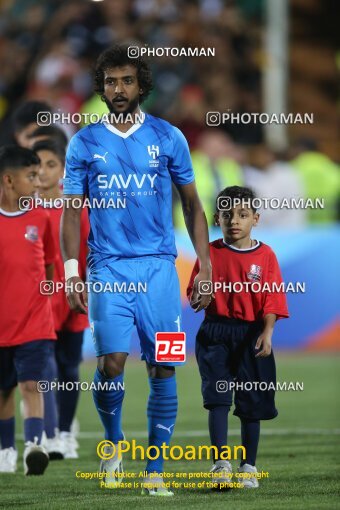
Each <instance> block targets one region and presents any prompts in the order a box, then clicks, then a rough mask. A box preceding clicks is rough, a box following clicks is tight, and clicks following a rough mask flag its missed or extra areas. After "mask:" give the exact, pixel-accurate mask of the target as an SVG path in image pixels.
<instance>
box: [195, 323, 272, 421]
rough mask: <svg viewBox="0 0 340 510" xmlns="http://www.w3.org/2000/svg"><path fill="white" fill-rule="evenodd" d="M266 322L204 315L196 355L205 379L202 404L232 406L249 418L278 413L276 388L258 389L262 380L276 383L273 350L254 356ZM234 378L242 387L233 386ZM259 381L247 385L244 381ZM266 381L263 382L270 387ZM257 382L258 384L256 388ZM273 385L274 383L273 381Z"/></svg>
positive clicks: (268, 418) (207, 405) (269, 418)
mask: <svg viewBox="0 0 340 510" xmlns="http://www.w3.org/2000/svg"><path fill="white" fill-rule="evenodd" d="M262 331H263V322H262V321H259V322H247V321H242V320H239V319H228V318H224V317H221V316H208V317H206V318H205V319H204V321H203V322H202V324H201V327H200V329H199V331H198V333H197V337H196V359H197V362H198V367H199V371H200V374H201V379H202V395H203V405H204V407H205V408H206V409H210V408H211V407H214V406H218V405H221V406H231V405H232V399H233V393H234V402H235V410H234V414H235V415H236V416H239V417H240V418H245V419H249V420H271V419H272V418H275V417H276V416H277V414H278V412H277V410H276V408H275V390H274V389H265V390H260V389H259V383H261V382H264V383H267V385H268V384H269V383H273V384H274V387H276V368H275V360H274V354H273V351H272V352H271V354H270V356H268V357H266V358H255V354H256V353H257V352H259V351H256V350H255V345H256V342H257V339H258V337H259V335H260V334H261V333H262ZM231 382H233V383H235V385H237V383H243V388H241V385H240V384H239V388H238V389H237V386H235V389H230V387H229V385H230V383H231ZM247 382H248V383H249V382H252V383H258V384H257V385H256V384H253V385H249V384H248V385H245V383H247ZM267 385H265V384H264V385H261V386H262V388H263V387H267ZM256 386H257V388H256ZM271 386H272V385H271Z"/></svg>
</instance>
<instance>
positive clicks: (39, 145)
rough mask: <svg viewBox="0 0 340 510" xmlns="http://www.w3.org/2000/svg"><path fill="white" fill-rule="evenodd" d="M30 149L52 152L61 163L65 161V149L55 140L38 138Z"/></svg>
mask: <svg viewBox="0 0 340 510" xmlns="http://www.w3.org/2000/svg"><path fill="white" fill-rule="evenodd" d="M32 150H33V151H34V152H39V151H50V152H53V154H55V155H56V156H57V158H59V159H60V161H61V162H62V163H63V164H64V163H65V149H64V147H63V146H61V145H60V144H59V143H58V142H57V141H56V140H40V141H39V142H36V143H35V144H34V145H33V147H32Z"/></svg>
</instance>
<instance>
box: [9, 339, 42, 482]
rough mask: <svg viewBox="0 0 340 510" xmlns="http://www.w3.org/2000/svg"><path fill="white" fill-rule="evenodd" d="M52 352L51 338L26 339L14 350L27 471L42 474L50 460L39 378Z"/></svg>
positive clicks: (40, 379) (40, 378)
mask: <svg viewBox="0 0 340 510" xmlns="http://www.w3.org/2000/svg"><path fill="white" fill-rule="evenodd" d="M49 355H50V341H49V340H35V341H33V342H27V343H25V344H22V345H20V346H18V347H17V348H16V350H15V358H14V363H15V368H16V371H17V377H18V382H19V390H20V393H21V396H22V399H23V402H24V437H25V451H24V470H25V474H26V475H40V474H43V472H44V471H45V469H46V467H47V465H48V461H49V457H48V453H47V452H46V450H45V448H44V447H43V446H42V445H41V444H40V443H41V437H42V433H43V429H44V400H43V396H42V393H41V392H39V385H38V381H42V380H43V376H44V373H45V367H46V364H47V362H48V358H49Z"/></svg>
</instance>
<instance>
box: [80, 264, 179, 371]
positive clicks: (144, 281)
mask: <svg viewBox="0 0 340 510" xmlns="http://www.w3.org/2000/svg"><path fill="white" fill-rule="evenodd" d="M89 281H90V285H91V286H92V287H90V292H89V317H90V324H91V331H92V338H93V341H94V345H95V349H96V355H97V356H103V355H104V354H110V353H113V352H126V353H130V342H131V335H132V331H133V328H134V326H136V328H137V332H138V336H139V340H140V348H141V359H143V360H145V361H146V362H147V363H150V364H152V365H157V364H158V363H157V362H156V361H155V334H156V333H157V332H161V331H180V327H181V299H180V288H179V281H178V276H177V271H176V266H175V264H174V263H173V262H171V261H170V260H168V259H164V258H160V257H156V256H146V257H136V258H129V259H119V260H116V261H114V262H111V263H110V264H108V265H106V266H105V267H102V268H100V269H94V270H93V269H91V271H90V274H89ZM96 282H101V284H103V285H105V283H106V282H108V283H110V284H111V285H110V287H111V288H113V289H115V287H114V285H116V292H95V291H94V290H95V289H96V288H99V287H98V286H96V285H95V283H96ZM124 284H125V286H124ZM138 285H139V286H140V287H139V291H138V292H136V291H135V289H137V290H138ZM129 287H130V288H129ZM159 364H161V365H167V366H174V365H179V364H183V363H176V362H174V363H172V362H171V363H170V362H169V363H165V362H162V363H159Z"/></svg>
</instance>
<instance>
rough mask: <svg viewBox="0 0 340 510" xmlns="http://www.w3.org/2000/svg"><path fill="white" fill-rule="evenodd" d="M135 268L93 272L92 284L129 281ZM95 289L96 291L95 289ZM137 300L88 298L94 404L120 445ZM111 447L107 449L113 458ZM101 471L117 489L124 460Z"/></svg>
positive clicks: (116, 265)
mask: <svg viewBox="0 0 340 510" xmlns="http://www.w3.org/2000/svg"><path fill="white" fill-rule="evenodd" d="M132 271H133V268H131V267H130V264H129V263H128V262H126V261H117V262H114V263H113V264H110V266H109V267H108V266H106V267H104V268H101V269H99V270H97V271H91V272H90V277H89V278H90V282H91V283H95V282H101V283H102V284H103V285H105V284H106V283H107V282H111V283H113V282H120V283H123V282H126V281H130V278H131V273H132ZM93 288H95V287H93ZM134 309H135V296H134V295H130V294H123V293H110V292H106V293H104V292H102V293H95V292H92V291H90V294H89V316H90V324H91V332H92V337H93V341H94V345H95V349H96V355H97V359H98V365H97V370H96V372H95V376H94V383H95V384H94V390H93V400H94V403H95V406H96V408H97V411H98V415H99V417H100V420H101V422H102V424H103V427H104V432H105V439H107V440H109V441H111V442H112V443H114V444H117V443H118V441H120V440H122V439H124V434H123V432H122V424H121V415H122V405H123V399H124V393H125V390H124V366H125V362H126V359H127V356H128V354H129V352H130V340H131V334H132V329H133V327H134ZM111 450H112V447H106V451H105V454H106V455H110V454H111V453H112V452H111ZM100 470H101V471H102V472H106V473H107V476H106V479H105V481H106V483H108V484H111V486H112V487H114V486H117V482H119V481H121V480H122V479H121V478H120V477H119V476H120V474H121V472H122V471H123V466H122V459H121V458H118V455H114V456H113V457H112V458H109V459H108V460H105V459H103V460H102V461H101V464H100Z"/></svg>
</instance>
